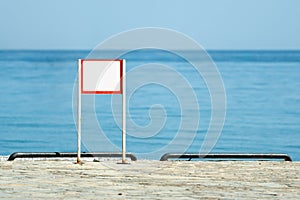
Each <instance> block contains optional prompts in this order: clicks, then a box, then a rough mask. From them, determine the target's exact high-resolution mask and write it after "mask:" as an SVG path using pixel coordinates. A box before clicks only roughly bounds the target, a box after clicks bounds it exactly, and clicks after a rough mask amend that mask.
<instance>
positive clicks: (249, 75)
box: [0, 49, 300, 161]
mask: <svg viewBox="0 0 300 200" xmlns="http://www.w3.org/2000/svg"><path fill="white" fill-rule="evenodd" d="M185 51H186V52H185V53H187V54H190V55H191V57H192V58H195V60H197V59H201V57H198V54H197V52H194V51H192V50H191V51H188V50H185ZM106 53H107V52H106ZM89 54H90V51H88V50H1V51H0V77H1V79H0V92H1V93H0V105H1V106H0V155H3V156H6V155H10V154H12V153H14V152H76V151H77V118H76V116H77V96H78V94H77V93H76V92H77V85H78V84H77V73H78V69H77V64H78V59H85V58H87V57H88V55H89ZM104 54H105V52H104ZM207 54H208V56H209V57H210V59H211V61H212V62H213V63H214V65H215V67H216V71H215V72H217V74H218V76H219V78H220V81H221V83H222V87H221V88H224V92H225V93H224V94H225V100H224V99H221V100H222V102H221V105H223V104H222V103H224V105H225V106H226V107H224V109H225V115H224V118H223V119H218V120H219V122H220V124H221V125H222V128H221V130H220V133H219V134H215V135H213V134H212V136H213V137H212V140H213V141H211V142H210V143H209V144H210V152H217V153H286V154H288V155H290V156H291V157H292V159H293V160H295V161H300V51H296V50H295V51H294V50H291V51H288V50H285V51H279V50H276V51H264V50H261V51H254V50H252V51H238V50H211V51H208V52H207ZM107 55H109V53H107ZM114 59H115V58H114ZM119 59H126V68H127V69H126V71H127V73H128V77H127V86H126V87H128V90H132V91H131V93H130V94H127V96H126V98H127V99H128V102H127V112H128V114H127V123H128V130H127V138H126V144H127V151H128V152H132V153H133V154H137V155H138V159H148V158H151V159H159V158H160V156H161V154H162V153H171V152H180V153H183V151H184V152H201V145H202V144H203V143H204V141H205V140H206V139H207V138H209V137H208V135H209V134H211V133H209V132H208V130H209V128H210V127H211V128H212V129H213V128H214V124H213V123H211V121H212V120H213V119H212V118H213V117H214V116H213V114H212V113H213V109H216V108H218V105H219V104H218V105H215V106H212V104H213V103H212V102H213V101H212V98H222V95H221V97H220V95H215V96H214V95H213V94H212V92H214V91H210V90H209V87H210V86H212V85H211V83H209V81H207V80H206V77H204V76H203V74H198V71H197V70H195V68H194V67H193V66H192V63H191V62H190V61H189V60H186V59H184V58H181V57H180V56H179V55H175V54H173V53H172V52H166V51H162V50H155V49H147V50H137V51H132V52H129V53H127V54H125V55H121V56H120V57H119ZM151 65H152V66H154V67H153V68H151ZM166 71H169V72H172V73H167V72H166ZM131 72H132V75H131V76H130V73H131ZM135 72H136V73H135ZM172 74H173V75H174V76H173V75H172ZM152 79H153V81H151V80H152ZM169 80H170V81H169ZM132 84H139V85H138V87H136V88H134V85H132ZM209 84H210V85H209ZM216 84H218V83H217V82H216ZM213 86H215V85H214V84H213ZM213 86H212V87H213ZM216 87H217V86H216ZM132 88H134V89H132ZM116 96H117V97H116ZM120 97H121V95H94V97H93V101H87V102H92V104H93V105H84V106H83V107H82V118H83V121H84V122H85V125H84V126H83V127H82V128H83V130H82V134H84V135H83V141H82V151H84V152H88V151H103V152H107V151H111V149H109V148H108V149H106V146H105V145H102V141H103V140H97V133H96V132H97V131H99V130H100V131H101V132H102V134H104V135H105V137H104V139H105V140H106V141H109V143H111V145H112V146H113V147H114V148H115V149H116V151H120V150H121V146H122V134H121V133H122V128H121V126H120V116H121V114H120V111H121V107H120V105H121V102H122V101H121V98H120ZM223 97H224V96H223ZM82 98H83V101H84V100H85V98H86V95H83V97H82ZM191 99H195V101H192V100H191ZM217 100H218V99H217ZM219 100H220V99H219ZM112 102H113V103H112ZM116 102H117V103H116ZM118 102H119V103H118ZM195 102H196V104H195ZM217 102H218V101H217ZM112 104H114V105H112ZM115 104H116V105H115ZM89 106H91V107H92V110H93V112H94V113H95V115H94V116H95V118H96V119H97V126H98V127H100V128H99V129H93V128H92V127H93V126H92V125H91V126H89V122H90V121H89V118H86V119H85V114H86V113H85V110H89V108H86V107H89ZM87 115H88V114H87ZM222 122H224V124H222ZM220 124H219V125H220ZM152 125H153V126H152ZM85 130H87V131H85ZM91 131H92V132H94V133H96V134H92V135H89V132H91ZM185 135H187V137H186V138H185ZM86 138H88V139H86ZM178 138H179V139H178ZM102 139H103V137H102ZM210 139H211V138H210ZM91 141H93V142H94V143H95V142H96V143H97V144H91ZM173 141H175V142H173ZM103 143H104V142H103ZM95 146H97V148H96V147H95ZM167 146H171V148H165V147H167ZM112 149H113V148H112ZM164 150H166V151H164ZM153 152H160V155H157V154H154V153H153Z"/></svg>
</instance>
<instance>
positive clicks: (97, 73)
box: [77, 59, 126, 164]
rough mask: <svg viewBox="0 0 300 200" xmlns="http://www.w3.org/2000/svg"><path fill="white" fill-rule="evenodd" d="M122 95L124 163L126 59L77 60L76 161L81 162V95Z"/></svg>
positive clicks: (124, 156)
mask: <svg viewBox="0 0 300 200" xmlns="http://www.w3.org/2000/svg"><path fill="white" fill-rule="evenodd" d="M82 94H121V95H122V163H126V61H125V60H97V59H95V60H81V59H79V60H78V115H77V117H78V126H77V128H78V129H77V143H78V144H77V163H78V164H80V163H81V160H80V159H81V158H80V154H81V95H82Z"/></svg>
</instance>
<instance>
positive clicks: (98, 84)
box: [81, 60, 123, 94]
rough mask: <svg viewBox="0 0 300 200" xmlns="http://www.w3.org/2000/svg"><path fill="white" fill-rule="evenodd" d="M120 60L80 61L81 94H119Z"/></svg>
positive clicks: (120, 84) (120, 90)
mask: <svg viewBox="0 0 300 200" xmlns="http://www.w3.org/2000/svg"><path fill="white" fill-rule="evenodd" d="M122 64H123V63H122V60H81V72H82V73H81V81H82V82H81V83H82V85H81V93H82V94H121V93H122V81H121V78H122Z"/></svg>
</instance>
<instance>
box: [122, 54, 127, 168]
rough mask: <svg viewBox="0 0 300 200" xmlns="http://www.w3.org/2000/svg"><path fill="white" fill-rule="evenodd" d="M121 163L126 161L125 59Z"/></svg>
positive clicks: (124, 62)
mask: <svg viewBox="0 0 300 200" xmlns="http://www.w3.org/2000/svg"><path fill="white" fill-rule="evenodd" d="M122 163H123V164H125V163H126V61H125V60H123V63H122Z"/></svg>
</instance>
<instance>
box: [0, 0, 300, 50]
mask: <svg viewBox="0 0 300 200" xmlns="http://www.w3.org/2000/svg"><path fill="white" fill-rule="evenodd" d="M0 8H1V12H0V24H1V27H0V49H92V48H93V47H95V46H96V45H97V44H98V43H100V42H101V41H103V40H104V39H106V38H107V37H109V36H111V35H114V34H117V33H119V32H121V31H125V30H128V29H133V28H141V27H162V28H170V29H174V30H177V31H180V32H182V33H184V34H187V35H188V36H190V37H192V38H194V39H195V40H196V41H197V42H199V43H200V44H201V45H202V46H203V47H204V48H206V49H300V1H298V0H205V1H204V0H127V1H124V0H107V1H101V0H85V1H84V0H51V1H50V0H49V1H41V0H0Z"/></svg>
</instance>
